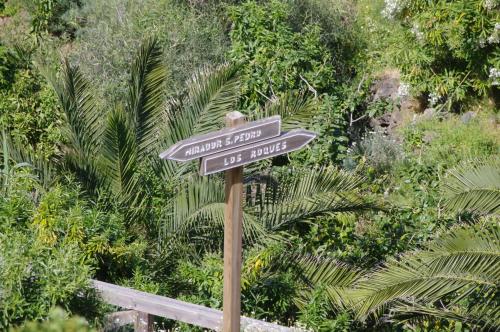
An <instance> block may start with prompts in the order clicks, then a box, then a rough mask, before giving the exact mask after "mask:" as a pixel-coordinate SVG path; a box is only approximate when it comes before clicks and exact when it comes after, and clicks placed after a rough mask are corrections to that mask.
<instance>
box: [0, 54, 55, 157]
mask: <svg viewBox="0 0 500 332" xmlns="http://www.w3.org/2000/svg"><path fill="white" fill-rule="evenodd" d="M2 53H3V54H2ZM31 60H32V50H30V49H24V48H22V47H19V46H18V47H16V48H15V49H6V48H4V51H3V52H2V49H1V46H0V88H1V89H0V127H1V128H3V129H5V130H6V131H7V132H9V134H10V137H11V138H12V140H13V142H14V143H15V144H16V145H18V146H22V147H23V149H24V150H26V151H29V152H32V153H33V154H34V155H35V156H36V157H38V158H41V159H49V158H51V157H53V156H54V155H56V154H57V153H58V152H59V145H60V143H61V140H62V134H61V124H62V121H61V112H60V108H59V107H58V105H57V98H56V95H55V93H54V92H53V90H52V89H51V88H50V86H49V85H48V84H47V82H46V81H45V79H44V78H43V76H42V75H41V73H40V72H39V70H38V69H37V68H35V67H34V66H33V65H32V63H31ZM2 62H3V63H4V65H3V67H4V68H5V70H4V71H3V70H2ZM2 78H3V79H2ZM2 83H3V84H2Z"/></svg>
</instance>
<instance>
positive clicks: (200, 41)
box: [65, 0, 227, 108]
mask: <svg viewBox="0 0 500 332" xmlns="http://www.w3.org/2000/svg"><path fill="white" fill-rule="evenodd" d="M219 13H220V9H218V7H217V6H212V5H207V6H206V7H204V10H197V9H196V8H193V7H190V6H188V5H185V4H182V3H181V2H180V1H173V0H159V1H158V0H140V1H137V0H133V1H132V0H127V1H123V0H111V1H100V0H91V1H85V2H84V3H83V5H82V6H81V7H80V8H78V9H76V8H74V9H73V10H71V11H69V12H68V13H67V15H66V16H65V18H66V21H67V24H68V25H70V26H71V27H74V28H75V29H76V33H75V40H74V42H73V43H72V47H71V49H70V50H69V52H68V53H69V56H70V59H71V62H72V63H74V64H76V65H77V66H79V67H80V68H81V70H82V72H83V73H84V74H85V75H86V77H89V78H92V79H93V81H92V83H93V85H94V86H95V87H96V89H95V92H94V93H96V94H97V95H98V97H99V98H97V100H98V101H102V103H103V104H105V106H107V107H109V108H111V107H113V104H114V103H115V102H118V101H120V100H122V99H123V98H124V96H126V95H127V90H128V86H127V82H128V79H129V77H130V63H132V62H133V59H134V54H135V50H136V49H138V48H139V47H140V43H141V41H142V40H144V39H145V38H146V37H148V36H156V37H157V38H158V44H159V46H160V48H161V50H162V51H163V55H162V57H161V60H162V62H163V63H164V65H165V67H166V68H167V69H168V70H167V76H168V78H167V80H166V82H165V87H164V88H166V89H165V90H164V93H165V94H168V95H174V94H176V92H178V91H181V90H183V84H184V82H185V81H186V80H187V79H189V78H190V77H191V75H192V74H193V73H194V72H195V71H196V70H198V69H199V68H200V67H202V66H204V65H217V64H219V63H221V62H222V61H223V60H224V56H223V55H224V53H225V51H226V49H227V36H226V35H225V34H224V31H225V30H226V28H225V22H224V21H223V20H221V19H220V14H219Z"/></svg>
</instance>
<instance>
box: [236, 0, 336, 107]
mask: <svg viewBox="0 0 500 332" xmlns="http://www.w3.org/2000/svg"><path fill="white" fill-rule="evenodd" d="M290 11H291V9H290V6H289V5H287V4H286V3H284V2H282V1H278V0H273V1H270V2H268V3H266V4H258V3H257V2H255V1H247V2H245V3H243V4H241V5H238V6H229V7H228V13H229V17H230V19H231V21H232V22H233V27H232V30H231V33H230V35H231V42H232V45H231V50H230V52H229V58H230V59H231V60H232V61H234V62H236V63H242V69H241V72H242V82H243V87H242V91H243V96H244V101H243V107H244V108H249V109H253V108H255V107H256V106H257V105H259V104H262V103H263V102H265V101H266V99H272V98H276V97H280V96H281V95H282V94H283V93H284V92H286V91H289V90H295V89H304V90H308V89H311V90H313V91H315V92H314V93H319V94H321V93H323V92H327V91H331V89H332V85H333V84H334V82H335V78H334V76H335V75H334V68H333V65H332V60H331V57H330V54H329V52H328V50H327V49H326V47H324V46H323V45H322V43H321V37H320V36H321V28H320V27H319V25H317V24H308V25H306V26H304V27H303V29H302V31H301V32H300V33H299V32H293V31H292V29H291V28H290V27H289V25H288V22H287V21H288V19H289V17H290Z"/></svg>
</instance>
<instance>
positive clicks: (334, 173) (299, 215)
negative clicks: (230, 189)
mask: <svg viewBox="0 0 500 332" xmlns="http://www.w3.org/2000/svg"><path fill="white" fill-rule="evenodd" d="M362 181H363V177H361V176H359V175H358V174H356V173H349V172H346V171H343V170H338V169H336V168H333V167H328V168H318V169H314V170H291V171H290V172H289V173H285V174H281V175H278V176H277V178H276V179H273V177H272V176H271V177H267V178H266V179H265V182H264V183H260V184H258V189H257V190H256V192H257V193H258V194H257V196H256V197H254V198H252V199H251V201H252V204H253V211H252V213H253V214H254V215H255V216H256V217H257V218H259V219H261V220H262V221H263V222H264V224H265V225H266V228H268V229H270V230H278V229H280V228H282V227H285V226H287V225H290V224H293V223H294V222H300V221H308V220H312V219H313V218H315V217H317V216H321V215H327V214H331V213H335V212H357V211H362V210H366V209H373V208H374V207H375V204H374V203H373V202H372V201H370V200H369V199H367V198H365V197H363V196H362V195H361V194H360V193H359V189H358V188H359V186H360V184H361V182H362ZM276 183H277V184H278V185H276Z"/></svg>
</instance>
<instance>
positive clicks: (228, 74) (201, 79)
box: [157, 64, 239, 178]
mask: <svg viewBox="0 0 500 332" xmlns="http://www.w3.org/2000/svg"><path fill="white" fill-rule="evenodd" d="M238 99H239V80H238V78H237V77H236V67H235V66H231V65H228V64H225V65H222V66H219V67H217V68H216V69H214V70H212V69H209V68H208V67H207V68H204V69H202V70H201V71H200V72H199V73H197V74H196V75H194V76H193V78H192V79H191V80H190V81H188V87H187V94H186V95H185V96H184V97H183V98H182V99H181V100H180V101H179V100H172V101H171V102H170V103H169V108H168V111H167V113H168V114H167V128H166V130H165V131H164V132H163V133H162V134H161V136H162V144H161V147H160V148H159V149H158V151H157V152H158V153H159V152H161V151H160V150H164V149H166V148H168V147H169V146H171V145H173V144H175V143H177V142H178V141H180V140H183V139H186V138H188V137H190V136H193V135H198V134H204V133H208V132H210V131H214V130H217V129H220V128H221V127H222V126H223V125H224V116H225V115H226V113H228V112H230V111H233V110H234V107H235V106H236V102H237V101H238ZM159 165H160V167H161V168H162V169H163V172H162V173H163V175H164V177H166V178H171V177H174V175H175V174H178V173H182V171H183V170H185V169H187V168H189V165H190V164H188V163H186V164H182V165H180V164H177V163H174V162H170V161H161V163H159ZM191 166H192V165H191ZM179 169H180V171H179Z"/></svg>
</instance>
